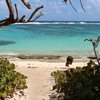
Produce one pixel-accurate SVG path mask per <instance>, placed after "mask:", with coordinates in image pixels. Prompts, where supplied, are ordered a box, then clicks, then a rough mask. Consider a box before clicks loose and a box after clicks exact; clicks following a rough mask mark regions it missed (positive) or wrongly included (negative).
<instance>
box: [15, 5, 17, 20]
mask: <svg viewBox="0 0 100 100" xmlns="http://www.w3.org/2000/svg"><path fill="white" fill-rule="evenodd" d="M15 10H16V20H18V8H17V5H16V4H15Z"/></svg>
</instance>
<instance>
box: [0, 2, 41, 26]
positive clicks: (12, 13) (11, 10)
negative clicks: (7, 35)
mask: <svg viewBox="0 0 100 100" xmlns="http://www.w3.org/2000/svg"><path fill="white" fill-rule="evenodd" d="M21 1H22V2H23V4H24V5H25V6H26V7H27V8H28V9H32V7H31V4H30V3H29V2H28V0H21ZM5 2H6V4H7V7H8V11H9V17H8V18H5V19H3V20H0V27H3V26H7V25H10V24H14V23H19V22H21V23H27V22H32V21H35V19H37V18H39V17H41V16H43V14H39V16H38V17H37V16H36V17H35V18H34V19H33V17H34V16H35V14H36V13H37V12H38V11H39V10H40V9H42V8H43V5H41V6H40V7H37V8H36V9H35V10H34V11H33V12H32V14H31V15H30V17H29V19H27V20H26V19H25V15H23V16H22V17H21V18H19V11H18V8H17V4H15V9H14V7H13V4H12V0H5ZM15 14H16V17H15Z"/></svg>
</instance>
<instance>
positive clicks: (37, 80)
mask: <svg viewBox="0 0 100 100" xmlns="http://www.w3.org/2000/svg"><path fill="white" fill-rule="evenodd" d="M11 62H12V63H14V64H15V65H16V70H17V71H18V72H21V73H22V74H24V75H26V76H27V77H28V78H27V85H28V89H26V90H24V92H25V96H24V97H21V98H19V97H17V96H15V98H16V100H49V96H50V95H51V94H52V93H53V92H54V91H52V86H53V84H54V80H53V78H52V77H51V75H50V74H51V72H53V71H57V70H65V69H67V68H66V67H65V63H64V62H39V61H32V60H29V61H28V60H15V61H11ZM85 64H86V63H83V62H75V63H73V65H71V66H70V67H76V66H83V65H85ZM13 100H14V99H13Z"/></svg>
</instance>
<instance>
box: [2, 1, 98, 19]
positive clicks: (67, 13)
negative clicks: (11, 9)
mask: <svg viewBox="0 0 100 100" xmlns="http://www.w3.org/2000/svg"><path fill="white" fill-rule="evenodd" d="M27 1H28V0H27ZM62 1H63V0H29V2H30V3H31V4H32V9H31V10H29V9H27V8H26V7H25V6H24V5H23V3H22V2H21V0H12V2H13V4H15V3H16V4H17V6H18V10H19V16H20V17H21V16H22V15H23V14H25V15H26V18H28V17H29V15H31V13H32V11H33V10H34V9H35V8H36V7H39V6H41V5H42V4H43V5H44V8H43V9H42V12H43V13H44V16H42V17H41V18H39V19H38V20H39V21H100V0H82V3H83V5H84V8H85V10H86V13H85V12H84V11H83V10H82V8H81V6H80V2H79V0H72V3H73V5H74V7H75V8H76V9H77V11H78V12H75V11H74V9H73V8H72V7H71V6H70V4H69V3H67V4H65V3H64V2H62ZM7 16H9V13H8V9H7V6H6V3H5V0H0V19H3V18H6V17H7Z"/></svg>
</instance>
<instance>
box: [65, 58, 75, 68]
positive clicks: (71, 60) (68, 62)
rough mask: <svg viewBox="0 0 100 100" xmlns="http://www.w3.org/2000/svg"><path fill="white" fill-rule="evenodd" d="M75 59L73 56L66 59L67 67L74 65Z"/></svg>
mask: <svg viewBox="0 0 100 100" xmlns="http://www.w3.org/2000/svg"><path fill="white" fill-rule="evenodd" d="M73 60H74V58H73V57H72V56H68V57H67V59H66V66H69V65H71V64H72V63H73Z"/></svg>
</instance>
